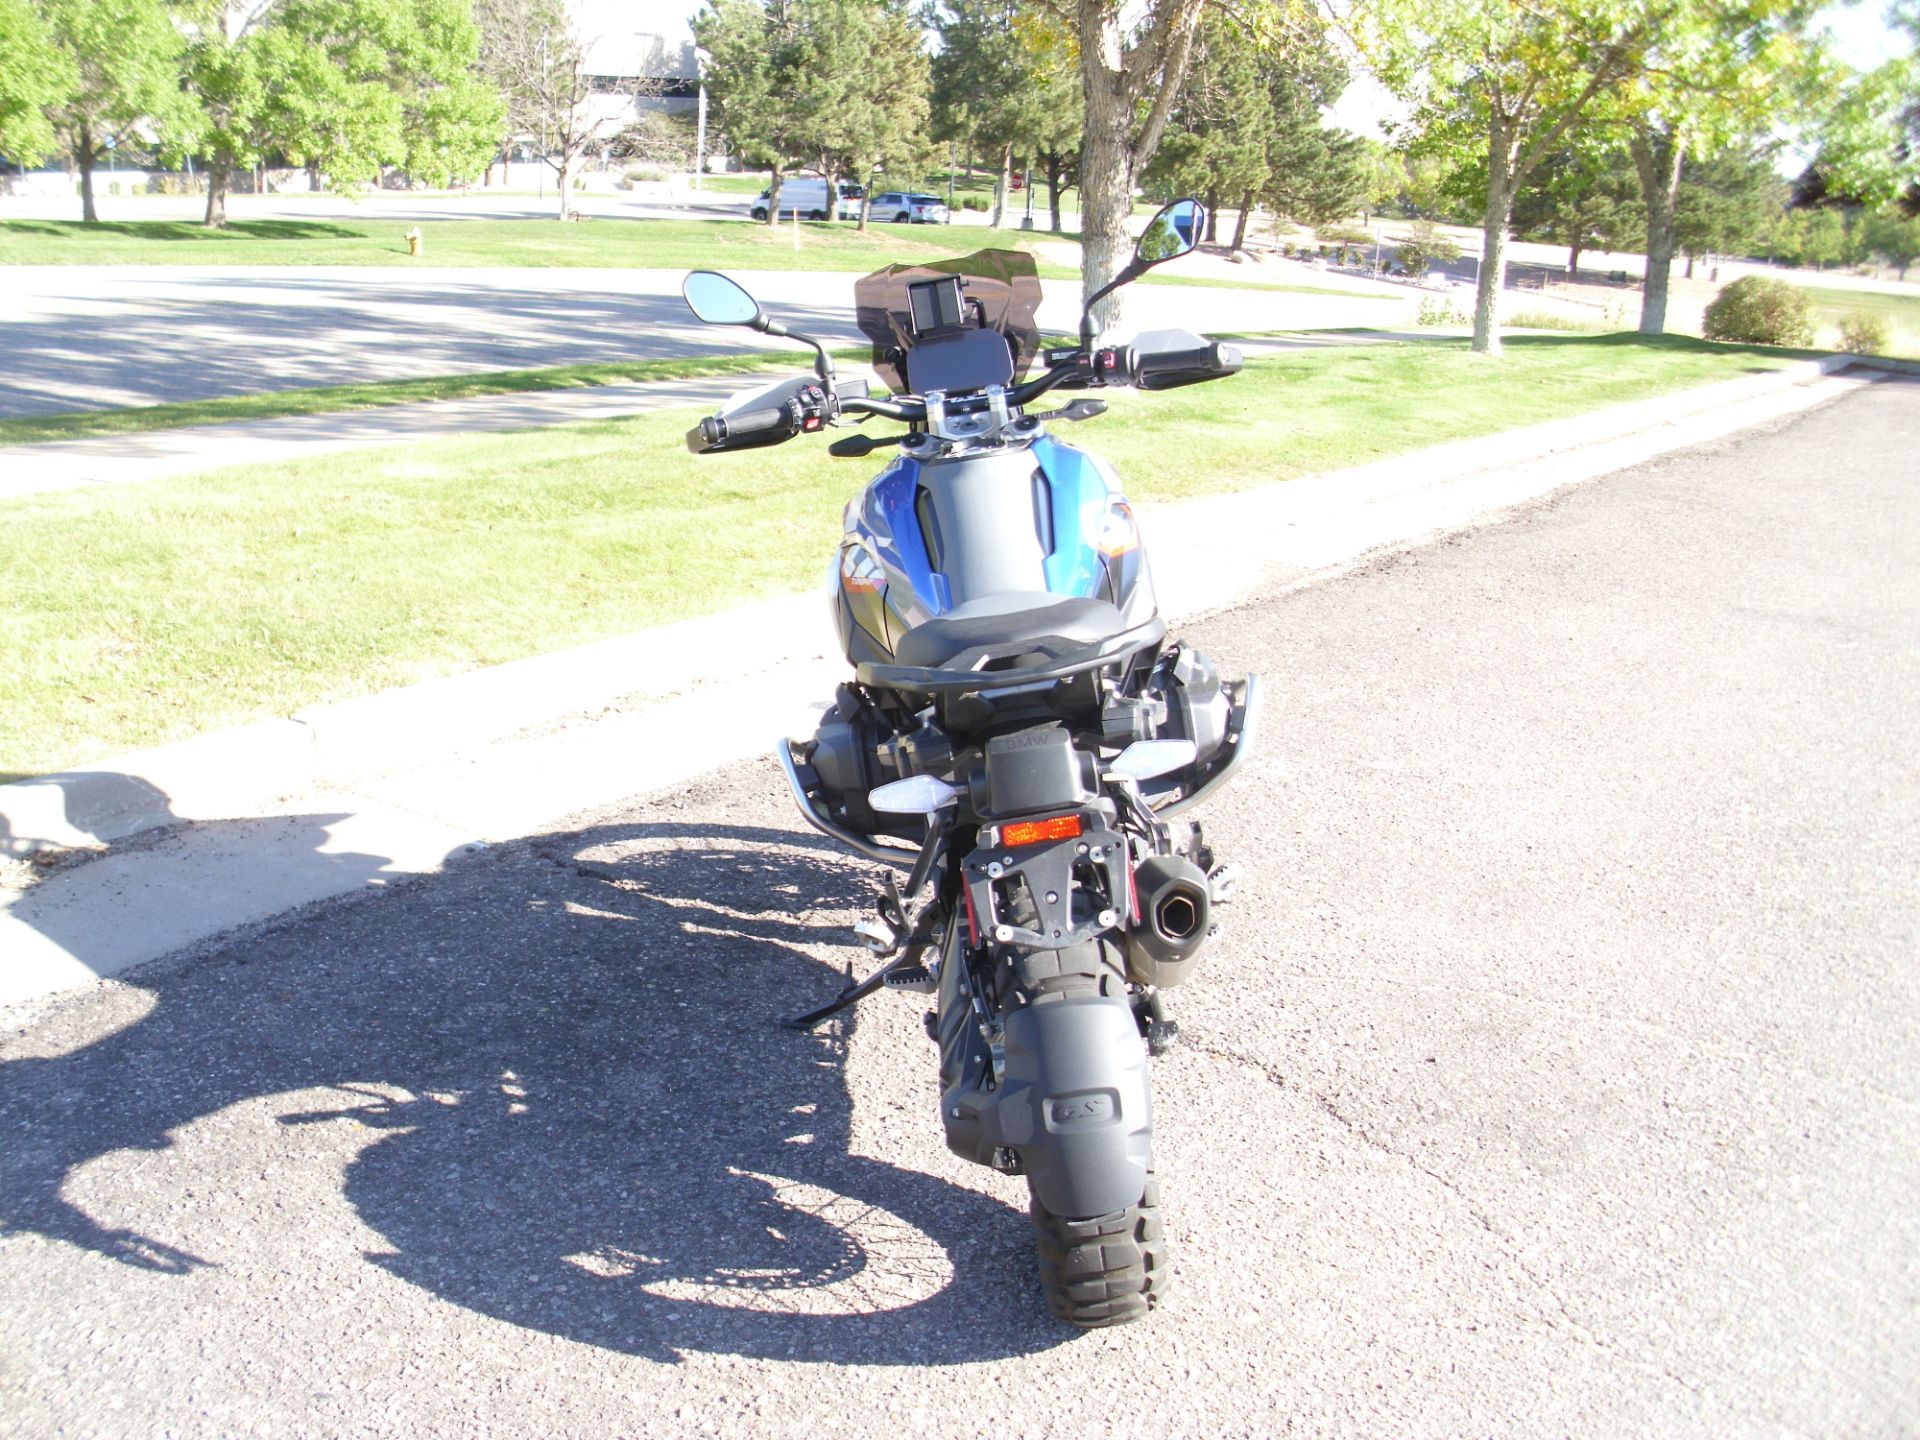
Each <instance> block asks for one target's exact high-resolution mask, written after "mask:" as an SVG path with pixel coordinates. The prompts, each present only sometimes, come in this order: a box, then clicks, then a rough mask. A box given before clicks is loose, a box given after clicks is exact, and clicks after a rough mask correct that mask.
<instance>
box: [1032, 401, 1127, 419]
mask: <svg viewBox="0 0 1920 1440" xmlns="http://www.w3.org/2000/svg"><path fill="white" fill-rule="evenodd" d="M1106 413H1107V402H1106V401H1104V400H1089V399H1084V398H1083V399H1078V400H1069V401H1068V402H1067V403H1066V404H1065V405H1062V406H1061V407H1060V408H1059V409H1058V410H1043V411H1041V412H1040V413H1039V414H1038V415H1029V416H1028V417H1027V418H1028V419H1029V420H1032V421H1034V422H1035V423H1036V424H1041V425H1044V424H1045V423H1046V422H1047V421H1049V420H1091V419H1093V417H1094V416H1096V415H1104V414H1106Z"/></svg>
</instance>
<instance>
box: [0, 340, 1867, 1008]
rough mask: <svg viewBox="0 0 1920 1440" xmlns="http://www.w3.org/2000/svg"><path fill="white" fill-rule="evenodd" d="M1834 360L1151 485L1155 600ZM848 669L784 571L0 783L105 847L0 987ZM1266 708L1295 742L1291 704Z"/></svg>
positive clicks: (1633, 455) (3, 793)
mask: <svg viewBox="0 0 1920 1440" xmlns="http://www.w3.org/2000/svg"><path fill="white" fill-rule="evenodd" d="M1845 363H1846V361H1845V358H1844V357H1834V358H1833V359H1830V360H1823V361H1817V362H1805V363H1803V364H1801V365H1798V366H1796V367H1793V368H1792V369H1791V370H1789V371H1785V372H1776V373H1773V374H1767V375H1756V376H1750V377H1746V378H1743V379H1740V380H1736V381H1729V382H1725V383H1722V384H1719V385H1715V386H1710V387H1706V388H1705V389H1702V390H1696V391H1691V392H1686V393H1683V394H1680V395H1671V396H1665V397H1661V398H1659V399H1657V400H1651V401H1642V402H1637V403H1635V404H1631V405H1623V406H1615V407H1611V408H1609V409H1606V410H1603V411H1598V412H1594V413H1592V414H1589V415H1585V416H1579V417H1575V418H1573V419H1570V420H1564V421H1556V422H1553V423H1550V424H1546V425H1537V426H1531V427H1528V428H1526V429H1523V430H1517V431H1512V432H1508V433H1506V434H1503V435H1498V436H1490V437H1486V438H1483V439H1479V440H1472V441H1461V442H1455V443H1452V444H1448V445H1443V446H1438V447H1434V448H1432V449H1428V450H1424V451H1419V452H1415V453H1413V454H1410V455H1402V456H1399V457H1396V458H1394V459H1391V460H1387V461H1381V462H1377V463H1375V464H1372V465H1366V466H1360V467H1356V468H1354V469H1350V470H1343V471H1338V472H1332V473H1329V474H1324V475H1319V476H1312V477H1307V478H1303V479H1299V480H1294V481H1290V482H1287V483H1285V484H1281V485H1276V486H1270V487H1266V488H1263V489H1259V490H1253V491H1247V492H1243V493H1240V494H1233V495H1220V496H1212V497H1208V498H1205V499H1201V500H1195V501H1190V502H1185V503H1182V504H1177V505H1164V506H1153V505H1145V506H1142V507H1141V515H1142V524H1143V527H1144V529H1145V532H1146V534H1147V537H1148V540H1149V544H1150V547H1151V551H1152V554H1153V563H1154V572H1155V578H1156V583H1157V586H1158V589H1159V593H1160V599H1161V605H1162V609H1163V610H1164V611H1165V612H1166V613H1167V614H1168V616H1169V617H1170V618H1172V619H1181V618H1186V617H1191V616H1194V615H1197V614H1200V613H1203V612H1206V611H1209V610H1213V609H1218V608H1220V607H1223V606H1229V605H1232V604H1234V603H1236V602H1237V601H1239V600H1241V599H1243V598H1244V597H1247V596H1250V595H1252V594H1254V593H1256V592H1262V591H1270V590H1271V589H1272V588H1273V587H1274V586H1275V585H1283V584H1289V583H1312V582H1314V581H1316V580H1318V579H1321V578H1324V577H1326V576H1329V575H1333V574H1337V573H1339V572H1340V571H1341V569H1343V568H1344V567H1346V566H1349V565H1351V564H1353V563H1354V562H1356V561H1357V560H1359V559H1360V557H1362V556H1364V555H1367V554H1368V553H1370V552H1374V551H1377V550H1379V549H1381V548H1382V547H1396V546H1405V545H1410V544H1417V543H1420V542H1422V541H1424V540H1427V539H1430V538H1432V537H1434V536H1436V535H1438V534H1442V533H1445V532H1447V531H1449V530H1455V529H1459V528H1461V527H1464V526H1468V525H1474V524H1481V523H1486V522H1487V521H1489V520H1491V519H1494V518H1497V517H1498V516H1499V515H1500V514H1502V513H1503V512H1504V511H1506V510H1507V509H1509V508H1510V507H1512V506H1515V505H1518V504H1522V503H1524V502H1527V501H1529V500H1533V499H1536V498H1538V497H1540V496H1543V495H1546V494H1549V493H1551V492H1552V491H1554V490H1556V489H1558V488H1561V487H1563V486H1565V485H1568V484H1571V483H1575V482H1577V481H1581V480H1585V479H1589V478H1592V477H1594V476H1598V475H1603V474H1607V473H1609V472H1611V471H1614V470H1618V469H1620V468H1623V467H1625V466H1628V465H1632V464H1636V463H1638V462H1640V461H1642V460H1645V459H1647V458H1649V457H1651V456H1654V455H1658V454H1661V453H1664V452H1666V451H1669V450H1673V449H1677V448H1680V447H1683V446H1688V445H1695V444H1700V443H1703V442H1707V441H1711V440H1715V439H1718V438H1720V437H1722V436H1725V435H1728V434H1732V433H1734V432H1736V431H1739V430H1741V429H1744V428H1747V427H1749V426H1753V425H1757V424H1762V423H1766V422H1768V421H1773V420H1778V419H1780V418H1783V417H1785V416H1788V415H1791V414H1794V413H1796V412H1798V411H1800V410H1804V409H1807V408H1809V407H1811V406H1814V405H1818V404H1821V403H1823V402H1825V401H1826V400H1829V399H1833V398H1837V396H1839V395H1840V394H1843V393H1846V392H1847V391H1849V390H1851V389H1853V388H1855V387H1856V386H1858V385H1860V384H1863V383H1868V382H1867V381H1866V380H1865V379H1861V378H1855V377H1835V376H1832V375H1831V372H1832V371H1834V370H1836V369H1838V368H1840V367H1841V366H1842V365H1843V364H1845ZM1221 658H1222V659H1223V660H1224V661H1226V662H1227V663H1228V664H1229V665H1231V661H1232V657H1221ZM844 672H845V666H844V664H843V663H842V662H841V660H840V659H839V657H838V656H837V654H834V653H832V641H831V636H830V631H829V629H828V626H827V623H826V617H825V615H824V614H823V612H822V607H821V604H820V601H819V599H818V597H817V596H814V595H800V596H791V597H785V598H782V599H779V600H774V601H769V602H765V603H763V604H760V605H756V606H751V607H747V608H743V609H740V610H734V611H730V612H726V613H724V614H720V615H715V616H709V617H705V618H702V619H698V620H692V621H687V622H683V623H681V624H677V625H672V626H667V627H664V628H662V629H659V630H655V631H649V632H643V633H640V634H636V635H631V636H624V637H620V638H618V639H614V640H610V641H606V642H603V643H601V644H598V645H592V646H587V647H584V648H581V649H578V650H572V651H567V652H562V653H560V654H555V655H547V656H539V657H536V658H533V659H529V660H524V661H519V662H516V663H514V664H510V665H503V666H499V667H497V668H494V669H490V670H485V671H477V672H473V673H470V674H467V675H461V676H455V677H451V678H448V679H444V680H436V681H431V682H428V683H426V684H423V685H418V686H413V687H409V688H407V689H403V690H397V691H389V692H386V693H384V694H381V695H376V696H372V697H368V698H365V699H361V700H354V701H349V702H345V703H342V704H337V705H326V706H316V707H312V708H310V709H308V710H305V711H302V712H300V713H299V714H297V715H295V716H293V717H290V718H289V719H286V720H276V721H266V722H262V723H261V724H258V725H253V726H248V727H245V728H243V729H241V730H236V731H228V732H223V733H220V734H217V735H211V736H207V737H203V738H201V739H199V740H194V741H189V742H186V743H184V744H180V745H174V746H168V747H164V748H163V749H159V750H153V751H145V752H140V753H138V754H134V755H128V756H122V757H119V759H118V760H116V761H111V762H102V763H101V764H98V765H92V766H87V767H84V768H82V769H80V770H77V771H73V772H68V773H66V774H61V775H52V776H45V777H41V778H39V779H35V780H29V781H22V782H19V783H16V784H13V785H8V786H0V849H5V850H7V851H9V852H11V853H13V854H15V855H24V854H30V853H32V852H34V851H36V850H42V849H45V848H47V847H58V846H83V845H106V846H107V847H108V848H107V849H106V852H105V853H104V854H103V855H101V856H100V857H99V858H95V859H92V860H88V861H86V862H84V863H79V864H73V865H69V866H66V867H64V868H60V869H58V870H56V871H55V872H54V873H52V874H51V875H49V876H48V878H46V879H44V880H42V881H40V883H38V884H34V885H31V886H29V887H27V888H24V889H20V890H17V891H14V892H12V893H10V894H6V895H4V897H0V1003H6V1002H9V1001H14V1000H20V999H25V998H28V997H30V996H34V995H40V994H45V993H49V992H51V991H54V990H57V989H61V988H64V987H67V986H70V985H75V984H84V983H87V982H89V981H91V980H93V979H95V978H96V977H101V976H109V975H113V974H116V973H119V972H122V971H124V970H127V969H129V968H130V967H132V966H135V965H139V964H141V963H143V962H145V961H148V960H152V959H156V958H158V957H160V956H163V955H166V954H169V953H171V952H173V951H176V950H179V949H181V948H183V947H187V946H191V945H194V944H197V943H199V942H201V941H204V940H207V939H210V938H212V937H214V936H216V935H219V934H221V933H223V932H225V931H228V930H231V929H234V928H236V927H238V926H242V925H246V924H250V923H255V922H259V921H264V920H268V919H271V918H273V917H274V916H276V915H279V914H281V913H283V912H285V911H288V910H291V909H294V908H297V907H299V906H301V905H305V904H308V903H311V902H313V901H317V900H322V899H326V898H328V897H331V896H337V895H341V894H346V893H349V892H352V891H355V890H362V889H365V888H367V887H369V886H378V885H383V884H386V883H389V882H390V881H391V880H393V879H394V878H396V877H400V876H405V875H411V874H419V873H428V872H431V871H434V870H436V869H438V868H440V867H441V866H443V865H444V864H446V863H448V862H449V861H450V860H452V859H455V858H457V857H458V856H459V855H460V854H462V853H463V852H467V851H470V850H472V849H473V848H475V847H477V846H483V845H485V844H487V843H490V842H495V841H500V840H505V839H510V838H513V837H517V836H521V835H526V834H530V833H534V832H536V831H538V830H539V829H541V828H543V827H546V826H549V825H551V824H553V823H555V822H556V821H559V820H560V819H562V818H564V817H565V816H567V815H569V814H573V813H577V812H579V811H581V810H583V809H586V808H588V807H590V806H593V805H598V804H604V803H606V802H609V801H611V800H615V799H618V798H621V797H624V796H631V795H638V794H644V793H649V792H654V791H659V790H663V789H667V788H669V787H672V786H674V785H676V784H679V783H681V782H683V781H684V780H686V779H688V778H690V777H692V776H694V775H697V774H700V773H702V772H704V771H708V770H711V769H714V768H716V767H718V766H721V765H725V764H728V763H731V762H735V761H738V760H740V759H743V758H745V757H749V756H752V755H756V754H760V753H762V752H763V751H765V750H767V749H770V748H771V746H772V743H773V741H774V738H775V737H776V736H778V735H781V734H804V733H806V732H807V731H809V730H810V729H811V725H812V717H813V715H814V714H815V712H816V711H817V708H818V707H819V706H820V705H822V704H824V703H826V702H827V701H828V700H829V699H830V698H831V696H832V693H833V689H834V686H835V685H836V684H837V683H838V682H839V681H840V680H841V679H842V678H843V676H844ZM1269 733H1270V734H1272V735H1274V736H1275V739H1273V740H1272V741H1270V742H1269V743H1271V744H1276V745H1277V744H1283V743H1284V742H1283V740H1282V739H1281V738H1279V737H1281V736H1283V735H1284V725H1283V724H1279V723H1276V724H1274V725H1273V726H1272V727H1271V729H1270V731H1269ZM769 783H777V782H774V781H773V780H772V779H771V777H770V779H769ZM796 823H797V822H796Z"/></svg>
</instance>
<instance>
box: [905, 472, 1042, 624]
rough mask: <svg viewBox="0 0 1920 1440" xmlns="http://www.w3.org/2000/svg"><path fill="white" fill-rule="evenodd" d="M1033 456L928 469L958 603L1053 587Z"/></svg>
mask: <svg viewBox="0 0 1920 1440" xmlns="http://www.w3.org/2000/svg"><path fill="white" fill-rule="evenodd" d="M1038 468H1039V467H1038V466H1037V465H1035V463H1034V458H1033V453H1032V452H1031V451H1030V450H1028V449H1026V448H1025V447H1024V446H1023V447H1020V448H1017V449H1010V450H999V451H989V452H987V453H985V454H981V455H969V456H966V457H964V458H962V459H957V460H947V461H936V462H934V463H932V464H929V465H927V466H925V467H924V468H923V469H922V470H921V484H922V485H924V486H925V487H926V491H927V500H928V503H929V506H930V508H931V510H932V518H933V529H934V537H935V539H936V540H937V542H938V545H939V552H938V554H937V556H936V557H935V559H934V568H935V569H938V570H941V571H943V572H944V573H945V574H946V577H947V588H948V591H949V592H950V593H951V595H952V597H953V603H954V604H955V605H964V604H966V603H967V602H968V601H969V600H977V599H980V598H981V597H983V596H987V595H1004V594H1007V593H1008V592H1010V591H1012V592H1017V591H1026V592H1029V593H1030V592H1033V591H1044V590H1045V589H1046V588H1047V574H1046V551H1045V549H1044V547H1043V546H1042V545H1041V542H1040V533H1039V530H1038V528H1037V524H1036V520H1035V515H1034V475H1035V473H1036V472H1037V470H1038Z"/></svg>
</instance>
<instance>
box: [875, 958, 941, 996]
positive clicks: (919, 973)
mask: <svg viewBox="0 0 1920 1440" xmlns="http://www.w3.org/2000/svg"><path fill="white" fill-rule="evenodd" d="M881 983H883V984H884V985H885V986H886V987H887V989H889V990H917V991H918V992H919V993H920V994H922V995H931V994H932V993H933V972H932V971H931V970H929V969H927V967H926V966H924V965H902V966H900V967H899V968H898V969H896V970H889V971H887V978H886V979H885V980H884V981H883V982H881Z"/></svg>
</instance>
